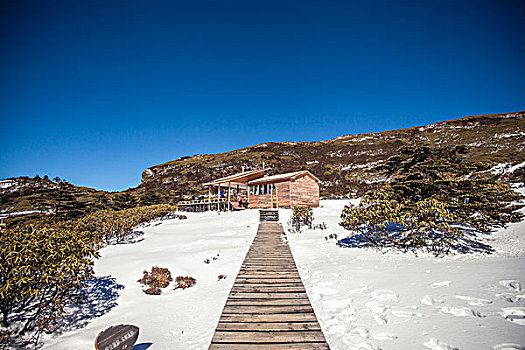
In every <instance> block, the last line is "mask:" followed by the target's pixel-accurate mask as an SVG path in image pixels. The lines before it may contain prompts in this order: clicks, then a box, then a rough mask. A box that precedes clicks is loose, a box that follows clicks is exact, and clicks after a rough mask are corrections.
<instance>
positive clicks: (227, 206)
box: [226, 182, 231, 212]
mask: <svg viewBox="0 0 525 350" xmlns="http://www.w3.org/2000/svg"><path fill="white" fill-rule="evenodd" d="M230 187H231V183H230V182H228V203H227V204H226V211H228V212H229V211H230Z"/></svg>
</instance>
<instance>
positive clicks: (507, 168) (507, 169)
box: [490, 162, 525, 174]
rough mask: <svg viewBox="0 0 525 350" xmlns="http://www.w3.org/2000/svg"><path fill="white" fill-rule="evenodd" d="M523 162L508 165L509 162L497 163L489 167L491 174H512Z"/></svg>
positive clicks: (524, 163)
mask: <svg viewBox="0 0 525 350" xmlns="http://www.w3.org/2000/svg"><path fill="white" fill-rule="evenodd" d="M524 166H525V162H521V163H518V164H515V165H512V166H511V165H510V163H498V164H496V165H495V166H493V167H492V168H491V169H490V172H491V173H492V174H512V173H513V172H515V171H516V170H518V169H520V168H523V167H524Z"/></svg>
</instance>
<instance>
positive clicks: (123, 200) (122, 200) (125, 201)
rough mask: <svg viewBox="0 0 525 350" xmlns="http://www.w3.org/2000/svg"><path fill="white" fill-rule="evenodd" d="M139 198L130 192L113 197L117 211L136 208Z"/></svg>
mask: <svg viewBox="0 0 525 350" xmlns="http://www.w3.org/2000/svg"><path fill="white" fill-rule="evenodd" d="M138 202H139V201H138V200H137V197H135V196H134V195H132V194H131V193H128V192H123V193H119V194H117V195H115V197H113V204H114V207H115V210H123V209H129V208H134V207H136V206H137V205H138Z"/></svg>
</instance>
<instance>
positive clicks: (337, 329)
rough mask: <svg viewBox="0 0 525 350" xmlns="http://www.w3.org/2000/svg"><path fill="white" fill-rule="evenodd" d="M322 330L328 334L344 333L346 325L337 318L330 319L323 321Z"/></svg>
mask: <svg viewBox="0 0 525 350" xmlns="http://www.w3.org/2000/svg"><path fill="white" fill-rule="evenodd" d="M324 330H325V332H326V333H328V334H345V333H346V332H347V330H348V326H347V325H346V324H345V323H344V322H341V321H339V320H337V319H330V320H327V321H326V322H325V327H324Z"/></svg>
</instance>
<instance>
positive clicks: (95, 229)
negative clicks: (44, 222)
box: [73, 204, 174, 246]
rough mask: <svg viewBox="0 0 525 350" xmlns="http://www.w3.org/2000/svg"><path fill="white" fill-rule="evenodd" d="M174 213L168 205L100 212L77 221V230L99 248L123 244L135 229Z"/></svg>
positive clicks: (75, 224) (75, 226) (75, 225)
mask: <svg viewBox="0 0 525 350" xmlns="http://www.w3.org/2000/svg"><path fill="white" fill-rule="evenodd" d="M173 211H174V207H172V206H170V205H167V204H159V205H152V206H149V207H136V208H131V209H124V210H120V211H114V210H99V211H96V212H94V213H91V214H88V215H86V216H84V217H83V218H81V219H79V220H78V221H76V222H75V223H74V224H73V225H74V228H75V230H78V231H81V232H84V234H85V235H86V236H88V237H89V239H90V240H91V241H92V242H94V244H96V245H97V246H101V245H104V244H111V243H122V242H123V241H124V240H125V239H126V237H127V236H128V235H129V234H130V233H131V232H132V231H133V228H134V227H136V226H138V225H140V224H143V223H146V222H150V221H151V220H153V219H156V218H159V217H165V216H167V215H169V214H170V213H172V212H173Z"/></svg>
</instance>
